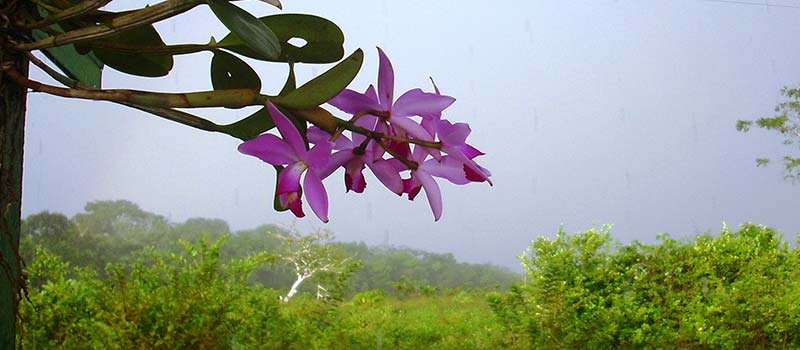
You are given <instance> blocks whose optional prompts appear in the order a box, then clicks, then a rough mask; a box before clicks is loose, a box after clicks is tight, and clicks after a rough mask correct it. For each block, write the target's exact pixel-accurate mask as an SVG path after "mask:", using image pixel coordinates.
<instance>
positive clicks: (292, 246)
mask: <svg viewBox="0 0 800 350" xmlns="http://www.w3.org/2000/svg"><path fill="white" fill-rule="evenodd" d="M278 238H280V239H281V240H283V242H284V249H283V253H282V254H281V257H282V259H283V260H284V261H286V262H288V263H289V265H290V266H291V267H292V268H293V269H294V274H295V276H296V278H295V280H294V282H293V283H292V286H291V287H290V288H289V291H288V292H287V293H286V295H285V296H283V298H282V299H283V301H289V299H291V298H292V297H293V296H294V295H295V294H297V292H298V288H300V285H301V284H302V283H303V282H304V281H306V280H308V279H309V278H311V277H315V276H319V275H321V274H328V275H337V274H341V273H344V272H347V270H348V266H349V265H348V264H347V262H348V260H349V259H348V258H347V257H346V256H345V255H344V254H343V252H342V251H341V250H340V249H338V247H337V246H335V245H333V244H331V242H330V241H331V240H333V233H331V232H330V231H317V232H315V233H312V234H310V235H307V236H302V235H301V234H300V233H299V232H297V231H294V230H292V231H289V232H288V233H286V234H284V235H281V236H278ZM327 292H328V290H327V288H326V287H324V286H322V284H321V283H318V284H317V296H318V297H322V296H326V295H325V294H327Z"/></svg>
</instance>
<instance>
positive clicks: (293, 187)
mask: <svg viewBox="0 0 800 350" xmlns="http://www.w3.org/2000/svg"><path fill="white" fill-rule="evenodd" d="M304 171H306V165H305V164H303V162H296V163H294V164H292V165H289V166H288V167H286V168H284V169H283V170H281V173H280V174H279V175H278V186H277V188H276V189H275V192H276V193H277V194H285V193H290V192H297V191H300V175H302V174H303V172H304Z"/></svg>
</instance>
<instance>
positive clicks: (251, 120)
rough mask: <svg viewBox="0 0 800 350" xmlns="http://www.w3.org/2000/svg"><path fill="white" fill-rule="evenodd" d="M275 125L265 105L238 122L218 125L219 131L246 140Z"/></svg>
mask: <svg viewBox="0 0 800 350" xmlns="http://www.w3.org/2000/svg"><path fill="white" fill-rule="evenodd" d="M274 127H275V122H273V121H272V118H271V117H270V116H269V111H267V107H264V108H261V109H259V110H258V111H257V112H255V113H253V114H251V115H250V116H248V117H247V118H244V119H242V120H240V121H238V122H235V123H233V124H228V125H222V126H220V132H223V133H226V134H228V135H231V136H233V137H235V138H238V139H240V140H242V141H247V140H250V139H253V138H255V137H256V136H258V135H260V134H262V133H264V132H266V131H268V130H270V129H272V128H274Z"/></svg>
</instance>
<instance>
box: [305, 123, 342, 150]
mask: <svg viewBox="0 0 800 350" xmlns="http://www.w3.org/2000/svg"><path fill="white" fill-rule="evenodd" d="M306 138H307V139H308V142H311V143H313V144H317V143H321V142H329V141H330V139H331V134H330V133H329V132H327V131H325V130H322V129H320V128H319V127H318V126H312V127H310V128H308V131H306ZM333 142H334V143H333V149H335V150H341V149H345V148H352V147H353V142H352V141H350V139H348V138H347V136H344V135H339V137H337V138H336V140H335V141H333Z"/></svg>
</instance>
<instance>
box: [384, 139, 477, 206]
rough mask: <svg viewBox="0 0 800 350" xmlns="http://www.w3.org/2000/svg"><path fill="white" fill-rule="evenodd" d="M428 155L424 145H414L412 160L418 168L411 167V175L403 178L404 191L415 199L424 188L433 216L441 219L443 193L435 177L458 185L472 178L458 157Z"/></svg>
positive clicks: (410, 198)
mask: <svg viewBox="0 0 800 350" xmlns="http://www.w3.org/2000/svg"><path fill="white" fill-rule="evenodd" d="M427 156H428V153H427V151H426V150H425V149H424V147H422V146H419V145H417V146H414V150H413V151H412V153H411V160H413V161H414V162H416V163H417V168H416V169H410V170H411V177H410V178H408V179H404V180H403V192H405V193H408V199H409V200H414V198H415V197H416V196H417V194H419V191H420V189H424V190H425V196H426V197H427V198H428V204H429V205H430V207H431V211H432V212H433V218H434V220H435V221H439V219H440V218H441V217H442V193H441V191H440V189H439V185H438V184H437V183H436V180H435V179H434V178H433V177H434V176H435V177H439V178H443V179H446V180H448V181H450V182H452V183H454V184H456V185H464V184H467V183H469V182H470V181H471V180H470V179H468V178H467V174H466V173H465V172H464V165H463V163H462V162H461V161H459V160H458V159H456V158H454V157H451V156H444V157H442V158H441V159H438V160H437V159H435V158H431V159H427V160H425V159H426V158H427ZM393 164H394V165H395V166H396V167H400V166H401V165H400V164H402V163H398V162H393Z"/></svg>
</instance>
